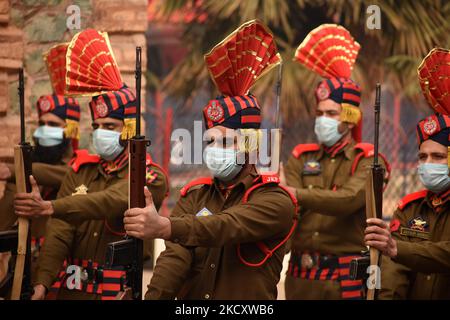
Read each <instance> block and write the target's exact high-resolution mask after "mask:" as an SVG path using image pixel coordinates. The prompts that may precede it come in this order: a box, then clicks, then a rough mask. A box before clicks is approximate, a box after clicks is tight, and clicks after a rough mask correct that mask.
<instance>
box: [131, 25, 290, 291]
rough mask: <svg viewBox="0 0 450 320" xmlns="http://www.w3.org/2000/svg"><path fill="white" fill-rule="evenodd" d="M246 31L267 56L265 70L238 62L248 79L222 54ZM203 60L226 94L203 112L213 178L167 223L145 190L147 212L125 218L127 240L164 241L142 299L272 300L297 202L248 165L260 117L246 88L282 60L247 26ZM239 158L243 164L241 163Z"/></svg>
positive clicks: (193, 186)
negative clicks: (158, 239)
mask: <svg viewBox="0 0 450 320" xmlns="http://www.w3.org/2000/svg"><path fill="white" fill-rule="evenodd" d="M251 29H253V30H255V29H256V33H257V34H258V35H259V37H258V35H257V34H252V33H251V31H250V30H251ZM244 32H248V33H249V36H248V38H246V39H245V38H244V39H242V45H243V46H244V47H245V46H247V48H250V50H252V51H255V52H258V50H256V49H257V46H261V45H263V44H262V43H261V40H258V38H262V39H265V41H266V42H265V44H267V50H265V49H263V48H261V51H259V54H261V56H262V57H264V56H265V55H266V56H267V57H268V59H269V63H267V65H264V64H260V63H258V62H257V61H259V60H255V59H258V57H256V56H252V55H250V56H249V57H248V58H249V60H254V61H251V63H252V64H250V62H249V61H248V60H247V62H243V63H244V64H243V69H245V70H249V73H250V72H253V71H254V72H255V76H254V77H253V75H252V74H251V73H250V74H246V73H245V72H241V73H235V71H234V70H236V69H235V68H234V67H235V65H234V62H235V61H232V60H231V59H229V58H228V57H229V54H231V53H230V52H228V50H230V47H232V46H233V43H234V42H235V41H236V38H240V37H241V36H242V34H243V33H244ZM252 48H253V49H252ZM233 53H236V54H237V55H239V54H240V52H239V50H238V51H237V52H235V51H233ZM205 61H206V64H207V67H208V69H209V71H210V73H211V76H212V78H213V79H214V82H215V83H216V84H217V86H218V89H219V90H220V91H221V93H222V94H224V96H220V97H218V98H216V99H214V100H211V101H210V102H209V103H208V105H207V106H206V107H205V108H204V110H203V115H204V120H205V124H206V128H207V129H208V130H207V132H206V134H207V136H208V141H209V145H208V146H207V148H206V149H205V160H206V164H207V166H208V168H209V170H210V171H211V173H212V175H213V177H214V178H212V177H205V178H200V179H197V180H194V181H192V182H190V183H188V184H187V185H186V186H185V187H184V188H183V189H182V190H181V197H180V199H179V200H178V202H177V204H176V206H175V208H174V210H173V211H172V213H171V215H170V217H169V218H166V217H161V216H159V215H158V214H157V212H156V210H155V208H154V205H153V201H152V197H151V196H150V194H149V193H148V192H146V201H147V207H146V208H144V209H140V208H133V209H130V210H128V211H127V212H126V214H125V218H124V223H125V229H126V230H127V233H128V234H129V235H131V236H135V237H138V238H141V239H149V238H150V239H151V238H162V239H165V240H166V250H165V251H164V252H162V253H161V255H160V257H159V258H158V260H157V262H156V266H155V269H154V273H153V278H152V279H151V282H150V284H149V285H148V291H147V293H146V295H145V298H146V299H174V298H178V299H276V297H277V288H276V285H277V283H278V281H279V279H280V272H281V269H282V261H283V256H284V247H285V242H286V240H287V238H288V236H289V234H290V231H293V226H295V222H294V221H295V220H294V217H295V205H294V200H295V199H292V198H291V196H290V195H289V194H288V192H286V191H285V190H283V188H281V187H280V186H279V185H278V182H279V179H278V177H277V176H276V175H260V174H258V173H257V172H256V169H255V166H254V165H253V164H251V163H250V161H249V158H250V157H249V154H250V153H251V152H253V151H255V150H254V149H253V148H254V142H255V140H254V138H255V137H256V136H258V135H259V133H260V131H259V130H258V128H259V126H260V122H261V116H260V112H261V111H260V107H259V105H258V103H257V100H256V98H255V97H254V96H252V95H251V94H249V93H248V89H249V87H250V86H251V85H253V83H254V81H255V79H257V78H258V77H259V75H260V74H261V72H266V71H267V70H269V68H272V67H273V66H275V65H276V64H277V63H279V61H280V57H279V56H278V55H277V54H276V47H275V45H274V42H273V37H272V35H271V34H270V33H269V31H268V30H267V29H266V28H265V27H264V26H263V25H262V24H261V23H259V22H257V21H250V22H247V23H246V24H244V25H242V26H241V27H240V28H238V29H237V30H236V31H235V32H233V33H232V34H231V35H229V36H228V37H227V38H226V40H224V41H223V42H221V43H220V44H219V45H217V46H216V47H215V48H214V49H213V50H212V51H211V52H210V53H208V54H207V55H206V56H205ZM219 62H220V64H219ZM245 63H248V64H245ZM255 65H256V67H255ZM216 67H217V68H216ZM247 76H250V77H249V78H245V77H247ZM246 79H247V80H248V81H247V84H245V85H244V86H242V83H245V81H246ZM239 84H241V85H239ZM233 86H234V87H235V89H233V90H227V88H231V87H233ZM236 129H240V133H241V134H243V133H244V132H245V134H246V137H247V138H248V139H247V138H244V137H242V136H240V139H238V142H236V140H235V139H236V132H235V130H236ZM239 141H240V142H241V143H239ZM224 144H225V147H224ZM243 155H245V161H242V162H240V161H239V160H238V159H239V158H240V156H243Z"/></svg>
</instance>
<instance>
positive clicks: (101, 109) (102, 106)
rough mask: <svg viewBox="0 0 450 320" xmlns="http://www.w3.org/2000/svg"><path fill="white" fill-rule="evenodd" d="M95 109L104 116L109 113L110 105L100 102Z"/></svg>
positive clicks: (100, 115) (99, 114)
mask: <svg viewBox="0 0 450 320" xmlns="http://www.w3.org/2000/svg"><path fill="white" fill-rule="evenodd" d="M95 110H96V111H97V114H98V116H99V117H101V118H104V117H106V115H107V114H108V106H107V105H106V104H105V103H104V102H99V103H97V105H96V106H95Z"/></svg>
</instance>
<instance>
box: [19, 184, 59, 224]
mask: <svg viewBox="0 0 450 320" xmlns="http://www.w3.org/2000/svg"><path fill="white" fill-rule="evenodd" d="M30 183H31V192H30V193H16V195H15V197H14V208H15V211H16V214H17V215H18V216H22V217H40V216H50V215H52V214H53V206H52V203H51V201H45V200H43V199H42V197H41V193H40V191H39V186H38V185H37V183H36V180H35V179H34V177H33V176H30Z"/></svg>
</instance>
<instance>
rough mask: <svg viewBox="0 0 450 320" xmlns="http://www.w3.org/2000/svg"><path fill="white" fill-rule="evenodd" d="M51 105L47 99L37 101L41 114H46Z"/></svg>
mask: <svg viewBox="0 0 450 320" xmlns="http://www.w3.org/2000/svg"><path fill="white" fill-rule="evenodd" d="M51 105H52V104H51V103H50V101H49V100H48V99H47V98H43V99H41V101H39V108H40V109H41V111H42V112H48V111H49V110H50V107H51Z"/></svg>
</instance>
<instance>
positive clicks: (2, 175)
mask: <svg viewBox="0 0 450 320" xmlns="http://www.w3.org/2000/svg"><path fill="white" fill-rule="evenodd" d="M66 47H67V44H60V45H56V46H54V47H52V48H51V49H50V50H49V51H48V52H46V53H45V54H44V60H45V62H46V63H47V69H48V72H49V75H50V80H51V84H52V87H53V91H54V93H53V94H50V95H44V96H41V97H40V98H39V99H38V101H37V103H36V108H37V112H38V117H39V127H38V128H37V129H36V130H35V131H34V133H33V138H34V142H35V143H34V148H33V154H32V171H33V175H34V177H35V179H36V181H37V183H38V184H39V186H40V188H41V193H42V196H43V198H44V199H46V200H53V199H55V198H56V195H57V193H58V190H59V187H60V186H61V182H62V180H63V178H64V176H65V174H66V173H67V172H68V171H69V168H70V167H69V164H70V162H71V161H72V160H73V157H74V156H75V155H76V154H77V153H79V152H85V151H83V150H79V149H78V142H79V121H80V106H79V104H78V102H77V100H76V99H74V98H71V97H65V96H64V92H63V89H62V87H61V86H64V76H63V75H61V74H60V73H58V72H55V70H58V69H61V68H59V66H60V65H65V61H66V57H65V53H64V52H65V48H66ZM63 69H64V68H63ZM0 179H1V180H6V181H7V184H6V188H5V193H4V195H3V198H1V199H0V231H5V230H8V229H11V228H12V226H13V225H14V224H15V222H16V221H17V216H16V214H15V213H14V195H15V193H16V185H15V169H14V165H12V164H5V163H0ZM47 220H48V219H47V218H46V217H42V218H39V219H34V220H33V222H32V224H31V237H32V239H31V252H32V257H33V259H32V262H33V265H32V275H33V276H34V265H35V264H34V262H35V261H36V259H37V256H38V255H39V250H40V248H41V246H42V243H43V241H44V234H45V226H46V223H47ZM0 277H1V275H0Z"/></svg>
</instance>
